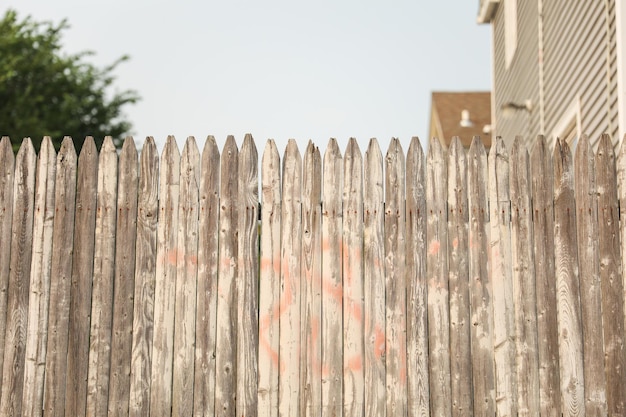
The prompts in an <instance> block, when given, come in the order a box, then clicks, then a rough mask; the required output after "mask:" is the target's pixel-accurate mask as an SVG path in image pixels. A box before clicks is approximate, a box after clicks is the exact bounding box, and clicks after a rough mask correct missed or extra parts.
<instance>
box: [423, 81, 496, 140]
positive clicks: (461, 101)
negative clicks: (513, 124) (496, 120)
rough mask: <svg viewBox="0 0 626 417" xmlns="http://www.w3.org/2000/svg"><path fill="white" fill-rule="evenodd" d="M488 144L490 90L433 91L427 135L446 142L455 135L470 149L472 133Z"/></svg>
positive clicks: (489, 131)
mask: <svg viewBox="0 0 626 417" xmlns="http://www.w3.org/2000/svg"><path fill="white" fill-rule="evenodd" d="M477 135H478V136H480V137H481V139H482V140H483V144H484V145H485V146H486V147H489V146H491V93H490V92H488V91H478V92H433V93H432V100H431V109H430V131H429V134H428V136H429V137H431V138H432V137H435V138H438V139H439V140H441V141H442V144H444V145H446V146H447V145H449V144H450V141H451V140H452V138H453V137H454V136H458V137H459V138H460V139H461V143H463V146H465V147H466V148H469V146H470V144H471V143H472V138H473V137H474V136H477Z"/></svg>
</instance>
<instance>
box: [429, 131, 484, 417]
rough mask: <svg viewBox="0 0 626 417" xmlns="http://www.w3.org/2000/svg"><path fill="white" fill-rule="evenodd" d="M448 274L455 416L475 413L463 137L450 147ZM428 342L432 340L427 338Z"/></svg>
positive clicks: (452, 390)
mask: <svg viewBox="0 0 626 417" xmlns="http://www.w3.org/2000/svg"><path fill="white" fill-rule="evenodd" d="M447 162H448V172H447V178H448V200H447V202H448V242H447V244H448V276H449V283H448V285H449V287H450V290H449V291H450V390H451V392H450V394H451V397H450V400H451V403H452V415H453V416H455V417H466V416H472V415H473V412H474V406H473V396H472V355H471V349H470V328H471V324H470V323H471V321H470V298H469V264H468V228H469V225H468V219H469V216H468V202H467V155H466V152H465V149H463V145H462V143H461V140H460V139H459V138H458V137H454V138H453V139H452V143H451V144H450V147H449V148H448V161H447ZM426 342H428V340H426Z"/></svg>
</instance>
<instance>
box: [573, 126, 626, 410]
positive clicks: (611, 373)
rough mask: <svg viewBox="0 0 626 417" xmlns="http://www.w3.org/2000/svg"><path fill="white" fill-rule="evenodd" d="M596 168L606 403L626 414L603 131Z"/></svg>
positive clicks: (609, 168)
mask: <svg viewBox="0 0 626 417" xmlns="http://www.w3.org/2000/svg"><path fill="white" fill-rule="evenodd" d="M596 172H597V176H596V181H597V189H598V220H599V225H598V232H599V234H598V236H599V238H600V239H599V240H600V243H599V249H600V252H599V256H598V258H599V259H601V263H600V280H601V287H602V323H603V326H602V327H603V334H604V365H605V372H606V399H607V404H606V405H607V412H608V415H610V416H625V415H626V389H624V381H626V349H625V346H624V338H625V337H626V335H624V321H623V320H621V318H622V317H624V298H623V297H624V285H623V282H622V269H621V262H620V259H619V256H620V239H619V238H620V236H619V211H618V210H619V205H618V200H617V179H616V170H615V153H614V152H613V145H612V142H611V138H610V136H609V135H607V134H603V135H602V138H601V139H600V144H599V146H598V153H597V155H596ZM583 331H584V330H583ZM585 381H586V378H585Z"/></svg>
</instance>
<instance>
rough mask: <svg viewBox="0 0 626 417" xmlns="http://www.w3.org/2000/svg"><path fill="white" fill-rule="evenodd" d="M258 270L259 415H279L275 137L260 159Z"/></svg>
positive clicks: (277, 160)
mask: <svg viewBox="0 0 626 417" xmlns="http://www.w3.org/2000/svg"><path fill="white" fill-rule="evenodd" d="M261 181H262V184H261V185H262V186H261V191H262V201H263V204H262V206H261V271H260V279H259V382H258V407H259V411H258V414H259V416H264V417H276V416H278V371H279V358H278V353H279V352H278V349H279V338H278V333H279V317H278V313H279V305H280V301H279V300H280V270H281V267H280V229H281V227H280V224H281V222H280V220H281V216H280V213H281V197H280V156H279V155H278V149H277V148H276V144H275V143H274V140H272V139H270V140H268V141H267V144H266V145H265V150H264V151H263V159H262V161H261Z"/></svg>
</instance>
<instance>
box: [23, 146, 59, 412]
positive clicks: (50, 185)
mask: <svg viewBox="0 0 626 417" xmlns="http://www.w3.org/2000/svg"><path fill="white" fill-rule="evenodd" d="M55 173H56V152H55V151H54V146H53V145H52V140H51V139H50V137H49V136H46V137H45V138H44V139H43V141H42V142H41V150H40V152H39V157H38V159H37V182H36V184H35V218H34V220H33V258H32V262H31V268H30V295H29V309H28V330H27V334H26V350H25V358H26V360H25V363H24V391H23V393H22V415H24V416H35V415H41V410H42V405H43V382H44V371H45V363H46V340H47V335H48V308H49V300H50V266H51V262H52V231H53V227H54V194H55V191H54V184H55V182H54V177H55Z"/></svg>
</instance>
